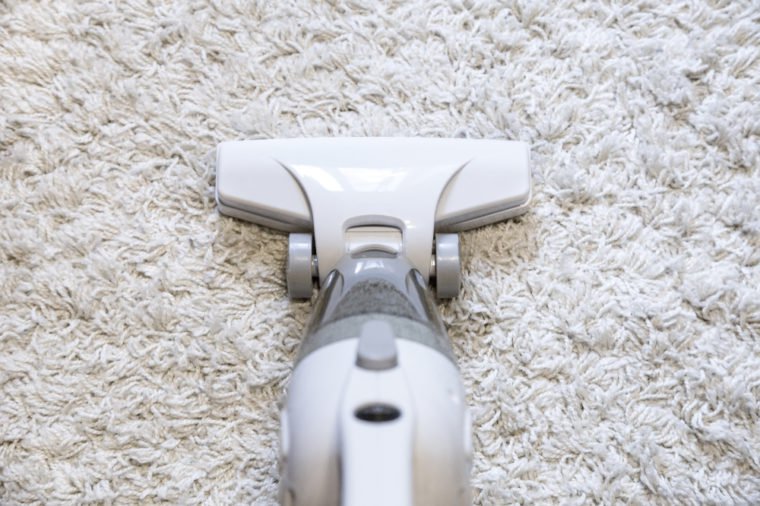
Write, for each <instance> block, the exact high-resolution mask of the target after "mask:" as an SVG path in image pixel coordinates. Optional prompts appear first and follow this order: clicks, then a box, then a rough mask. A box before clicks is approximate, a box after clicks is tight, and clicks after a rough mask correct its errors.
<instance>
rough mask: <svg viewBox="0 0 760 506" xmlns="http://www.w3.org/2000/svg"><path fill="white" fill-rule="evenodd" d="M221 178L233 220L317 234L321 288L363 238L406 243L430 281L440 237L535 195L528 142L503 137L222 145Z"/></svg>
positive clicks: (224, 205) (505, 213)
mask: <svg viewBox="0 0 760 506" xmlns="http://www.w3.org/2000/svg"><path fill="white" fill-rule="evenodd" d="M216 177H217V184H216V199H217V203H218V206H219V209H220V210H221V212H223V213H224V214H228V215H230V216H235V217H238V218H241V219H244V220H248V221H252V222H254V223H258V224H261V225H266V226H269V227H272V228H276V229H279V230H284V231H288V232H311V233H313V235H314V237H315V241H316V252H317V258H318V261H319V273H320V278H321V281H324V277H325V276H327V274H328V273H329V272H330V271H331V270H332V268H333V267H334V266H335V264H336V263H337V262H338V260H339V259H340V257H341V256H342V255H343V254H344V253H345V252H346V248H347V246H346V245H347V244H350V243H351V241H352V239H354V240H355V239H356V238H360V240H361V241H369V242H371V243H380V244H385V242H387V241H388V240H390V241H391V242H393V241H397V240H398V241H400V248H401V249H402V252H403V254H404V255H405V256H406V257H407V258H409V260H410V261H411V262H412V264H413V265H414V267H415V268H417V269H418V270H419V272H420V273H421V274H422V275H423V276H424V277H425V279H428V277H429V274H430V268H431V265H430V264H431V262H430V252H431V246H432V244H433V237H434V233H435V232H458V231H461V230H467V229H471V228H475V227H479V226H482V225H486V224H488V223H493V222H496V221H500V220H504V219H507V218H510V217H513V216H516V215H518V214H521V213H523V212H524V211H525V210H526V209H527V207H528V203H529V201H530V197H531V178H530V169H529V150H528V146H527V144H525V143H522V142H515V141H502V140H470V139H424V138H310V139H278V140H254V141H231V142H223V143H221V144H220V145H219V147H218V150H217V175H216ZM372 227H374V229H373V228H372ZM357 230H358V231H360V232H362V233H361V234H356V233H355V232H356V231H357ZM373 230H374V233H373V232H372V231H373Z"/></svg>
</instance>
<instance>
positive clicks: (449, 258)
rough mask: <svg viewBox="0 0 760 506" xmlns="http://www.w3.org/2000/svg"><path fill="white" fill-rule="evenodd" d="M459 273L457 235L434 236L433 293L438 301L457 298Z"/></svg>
mask: <svg viewBox="0 0 760 506" xmlns="http://www.w3.org/2000/svg"><path fill="white" fill-rule="evenodd" d="M460 272H461V262H460V260H459V235H457V234H435V292H436V296H437V297H438V298H439V299H450V298H452V297H456V296H457V294H458V293H459V278H460Z"/></svg>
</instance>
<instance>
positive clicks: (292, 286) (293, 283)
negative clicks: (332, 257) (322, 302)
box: [285, 234, 314, 299]
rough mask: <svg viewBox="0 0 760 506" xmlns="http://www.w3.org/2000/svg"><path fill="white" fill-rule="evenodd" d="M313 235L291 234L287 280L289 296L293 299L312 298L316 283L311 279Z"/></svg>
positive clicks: (286, 272) (286, 271)
mask: <svg viewBox="0 0 760 506" xmlns="http://www.w3.org/2000/svg"><path fill="white" fill-rule="evenodd" d="M312 243H313V240H312V237H311V234H290V236H288V263H287V267H286V268H285V279H286V280H287V283H288V296H289V297H290V298H291V299H308V298H310V297H311V292H312V289H313V288H314V281H313V280H312V277H311V263H312V262H311V258H312V254H311V250H312Z"/></svg>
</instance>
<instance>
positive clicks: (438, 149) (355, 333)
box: [216, 138, 531, 506]
mask: <svg viewBox="0 0 760 506" xmlns="http://www.w3.org/2000/svg"><path fill="white" fill-rule="evenodd" d="M528 159H529V154H528V148H527V146H526V145H525V144H523V143H520V142H510V141H485V140H480V141H473V140H461V139H412V138H344V139H288V140H269V141H236V142H225V143H222V144H220V145H219V148H218V150H217V186H216V198H217V204H218V206H219V209H220V210H221V212H223V213H225V214H228V215H231V216H235V217H238V218H242V219H245V220H248V221H252V222H255V223H259V224H262V225H266V226H270V227H274V228H277V229H280V230H284V231H288V232H291V233H290V235H289V240H288V241H289V243H288V260H287V268H286V278H287V286H288V294H289V296H290V297H291V298H293V299H298V298H302V299H304V298H310V297H311V296H312V292H313V287H314V283H315V282H316V283H318V285H319V286H320V291H319V294H318V296H317V299H316V302H315V305H314V309H313V314H312V317H311V321H310V323H309V325H308V327H307V329H306V333H305V337H304V339H303V341H302V344H301V348H300V350H299V353H298V357H297V359H296V364H295V367H294V370H293V375H292V378H291V381H290V385H289V388H288V394H287V399H286V402H285V405H284V409H283V410H282V415H281V434H280V491H281V494H280V501H281V503H282V504H283V505H287V506H308V505H344V506H355V505H361V506H367V505H370V506H371V505H389V504H393V505H401V506H403V505H458V506H462V505H466V504H470V501H471V498H470V486H469V474H470V468H471V463H472V444H471V421H470V415H469V410H468V408H467V406H466V403H465V390H464V386H463V384H462V380H461V377H460V375H459V370H458V368H457V365H456V362H455V357H454V354H453V352H452V348H451V344H450V341H449V338H448V336H447V334H446V330H445V328H444V325H443V323H442V321H441V318H440V316H439V314H438V311H437V308H436V306H435V303H434V301H433V299H432V297H431V292H430V291H429V289H428V285H429V283H430V282H432V283H433V285H434V287H435V294H436V296H437V297H438V298H450V297H455V296H456V295H457V293H458V292H459V286H460V270H461V269H460V250H459V239H458V235H457V234H456V232H458V231H460V230H466V229H469V228H474V227H478V226H482V225H485V224H488V223H493V222H496V221H499V220H503V219H506V218H510V217H512V216H516V215H518V214H521V213H523V212H524V211H525V210H526V209H527V206H528V203H529V201H530V197H531V181H530V170H529V165H528Z"/></svg>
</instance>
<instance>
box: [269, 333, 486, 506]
mask: <svg viewBox="0 0 760 506" xmlns="http://www.w3.org/2000/svg"><path fill="white" fill-rule="evenodd" d="M357 345H358V339H345V340H342V341H338V342H336V343H334V344H331V345H328V346H325V347H322V348H320V349H318V350H316V351H315V352H313V353H311V354H310V355H308V356H307V357H305V358H304V359H303V360H302V361H301V362H300V363H299V364H298V365H297V366H296V368H295V370H294V371H293V377H292V380H291V383H290V387H289V391H288V399H287V405H286V408H285V411H284V412H283V418H282V427H281V430H282V435H281V441H282V445H283V448H281V455H282V457H283V468H282V470H281V475H282V480H284V482H283V485H284V486H283V494H284V497H283V503H284V504H295V505H297V506H310V505H319V506H322V505H326V504H342V505H344V506H353V505H361V506H375V505H377V506H379V505H389V504H393V505H398V506H404V505H412V504H415V505H417V504H419V505H427V504H431V505H432V504H435V505H438V506H450V505H451V506H454V505H456V506H464V505H468V504H470V497H469V486H468V484H469V473H470V465H471V462H472V447H471V439H470V420H469V417H468V412H467V409H466V406H465V404H464V400H465V399H464V395H465V394H464V390H463V387H462V383H461V380H460V379H459V373H458V371H457V368H456V366H455V365H454V364H453V363H452V362H451V361H450V360H449V359H448V358H446V357H445V356H444V355H442V354H441V353H439V352H437V351H435V350H433V349H431V348H430V347H428V346H425V345H422V344H420V343H417V342H412V341H408V340H404V339H397V340H396V346H397V347H398V361H399V362H398V366H397V367H394V368H392V369H389V370H385V371H368V370H365V369H361V368H359V367H357V366H356V365H355V357H356V354H357ZM368 402H387V403H390V404H393V405H395V406H397V407H399V408H400V409H401V412H402V415H401V417H400V418H399V419H398V420H394V421H392V422H384V423H383V424H381V425H380V426H378V425H377V424H369V423H368V422H363V421H361V420H357V419H356V418H355V417H354V416H353V414H354V412H355V410H356V409H357V408H358V407H360V406H362V405H363V404H365V403H368ZM368 458H369V459H379V460H380V462H368V461H367V460H366V459H368ZM365 464H366V466H365ZM372 469H375V470H377V469H382V470H384V471H383V472H385V473H391V475H386V476H383V477H379V476H376V475H373V474H372V473H371V472H367V471H368V470H372ZM388 483H393V484H394V486H392V487H388V486H387V484H388ZM378 485H384V486H378Z"/></svg>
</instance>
